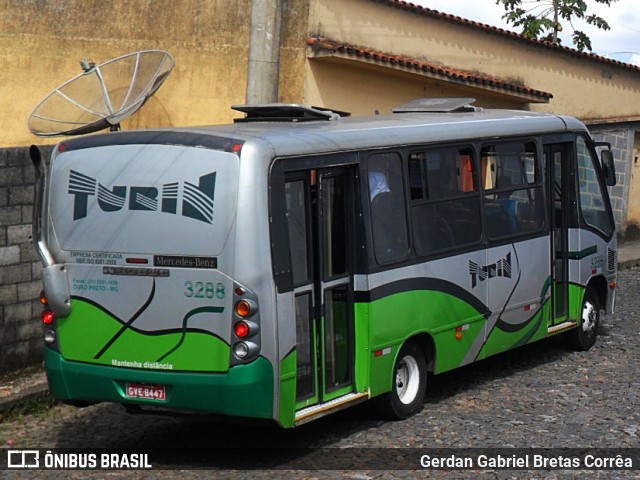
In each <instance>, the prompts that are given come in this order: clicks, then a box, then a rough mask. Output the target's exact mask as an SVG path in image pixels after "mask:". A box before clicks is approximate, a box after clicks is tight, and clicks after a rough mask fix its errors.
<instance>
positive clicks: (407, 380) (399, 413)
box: [377, 341, 427, 420]
mask: <svg viewBox="0 0 640 480" xmlns="http://www.w3.org/2000/svg"><path fill="white" fill-rule="evenodd" d="M426 390H427V363H426V360H425V357H424V353H423V352H422V349H421V348H420V347H419V346H418V345H417V344H416V343H415V342H412V341H408V342H406V343H405V344H404V345H403V346H402V348H401V349H400V353H399V354H398V358H397V360H396V364H395V366H394V370H393V385H392V386H391V391H390V392H388V393H385V394H384V395H382V396H380V397H379V398H378V399H377V407H378V410H379V411H380V413H381V414H382V415H383V416H384V417H386V418H389V419H392V420H403V419H405V418H408V417H410V416H411V415H414V414H416V413H418V412H419V411H420V409H421V408H422V403H423V402H424V395H425V392H426Z"/></svg>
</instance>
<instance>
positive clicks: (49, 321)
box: [40, 291, 56, 344]
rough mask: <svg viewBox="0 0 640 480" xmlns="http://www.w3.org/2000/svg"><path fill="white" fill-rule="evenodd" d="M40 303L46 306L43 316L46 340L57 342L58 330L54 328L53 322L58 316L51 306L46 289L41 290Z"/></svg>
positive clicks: (51, 342)
mask: <svg viewBox="0 0 640 480" xmlns="http://www.w3.org/2000/svg"><path fill="white" fill-rule="evenodd" d="M40 303H41V304H42V305H43V306H44V311H43V312H42V317H41V318H42V325H43V327H44V341H45V342H47V343H49V344H53V343H56V332H55V331H54V330H53V322H54V321H55V320H56V316H55V315H54V313H53V312H52V311H51V309H50V308H49V301H48V300H47V296H46V295H45V293H44V291H42V292H40Z"/></svg>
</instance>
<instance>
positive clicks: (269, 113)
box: [231, 103, 351, 123]
mask: <svg viewBox="0 0 640 480" xmlns="http://www.w3.org/2000/svg"><path fill="white" fill-rule="evenodd" d="M231 108H232V109H233V110H237V111H239V112H243V113H244V114H246V116H245V117H244V118H236V119H234V122H236V123H239V122H308V121H312V120H337V119H338V118H340V117H348V116H349V115H351V114H350V113H348V112H341V111H339V110H330V109H327V108H322V107H309V106H307V105H298V104H295V103H267V104H261V105H233V106H232V107H231Z"/></svg>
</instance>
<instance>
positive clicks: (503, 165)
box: [481, 142, 544, 239]
mask: <svg viewBox="0 0 640 480" xmlns="http://www.w3.org/2000/svg"><path fill="white" fill-rule="evenodd" d="M536 152H537V150H536V145H535V143H533V142H509V143H499V144H493V145H485V146H483V148H482V154H481V159H482V160H481V164H482V184H483V189H484V191H485V194H484V220H485V229H486V232H487V236H488V237H489V238H490V239H500V238H503V237H509V236H511V235H515V234H528V233H530V232H532V231H539V230H540V229H542V227H543V225H544V206H543V190H542V182H541V175H540V172H539V164H538V161H537V154H536Z"/></svg>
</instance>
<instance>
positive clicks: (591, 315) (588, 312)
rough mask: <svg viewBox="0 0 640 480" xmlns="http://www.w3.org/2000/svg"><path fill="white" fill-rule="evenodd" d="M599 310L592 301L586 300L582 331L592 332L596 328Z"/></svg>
mask: <svg viewBox="0 0 640 480" xmlns="http://www.w3.org/2000/svg"><path fill="white" fill-rule="evenodd" d="M597 321H598V312H597V310H596V309H595V307H594V305H593V304H592V303H591V302H585V303H584V307H582V331H583V332H585V333H587V334H592V333H593V332H594V331H595V329H596V323H597Z"/></svg>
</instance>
